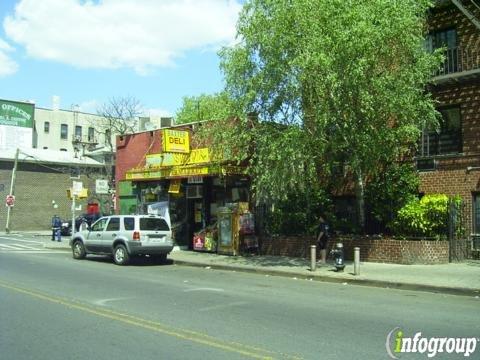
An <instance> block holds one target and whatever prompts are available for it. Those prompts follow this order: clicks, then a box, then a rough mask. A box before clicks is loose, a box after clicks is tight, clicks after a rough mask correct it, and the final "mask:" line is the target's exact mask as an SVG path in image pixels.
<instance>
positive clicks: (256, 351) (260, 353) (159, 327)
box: [0, 281, 300, 359]
mask: <svg viewBox="0 0 480 360" xmlns="http://www.w3.org/2000/svg"><path fill="white" fill-rule="evenodd" d="M0 287H3V288H5V289H9V290H13V291H16V292H19V293H22V294H25V295H29V296H32V297H35V298H37V299H41V300H44V301H48V302H51V303H55V304H60V305H63V306H65V307H67V308H69V309H75V310H79V311H83V312H87V313H90V314H94V315H97V316H101V317H104V318H107V319H111V320H115V321H119V322H122V323H125V324H129V325H132V326H136V327H139V328H143V329H146V330H151V331H155V332H158V333H162V334H165V335H169V336H173V337H176V338H180V339H183V340H187V341H191V342H195V343H198V344H202V345H206V346H210V347H214V348H218V349H220V350H224V351H228V352H233V353H238V354H241V355H244V356H247V357H250V358H253V359H273V356H274V355H277V356H281V357H282V358H286V359H300V358H299V357H295V356H291V355H286V354H280V353H275V352H273V351H270V350H265V349H260V348H256V347H253V346H249V345H245V344H240V343H235V342H228V341H223V340H220V339H218V338H214V337H212V336H209V335H207V334H202V333H198V332H195V331H191V330H183V329H174V328H170V327H168V326H166V325H164V324H161V323H159V322H155V321H151V320H147V319H142V318H139V317H135V316H132V315H128V314H123V313H119V312H116V311H113V310H109V309H100V308H94V307H92V306H88V305H83V304H80V303H76V302H74V301H71V300H67V299H62V298H60V297H57V296H51V295H46V294H42V293H40V292H38V291H36V290H31V289H25V288H20V287H18V286H15V285H12V284H8V283H5V282H3V281H0Z"/></svg>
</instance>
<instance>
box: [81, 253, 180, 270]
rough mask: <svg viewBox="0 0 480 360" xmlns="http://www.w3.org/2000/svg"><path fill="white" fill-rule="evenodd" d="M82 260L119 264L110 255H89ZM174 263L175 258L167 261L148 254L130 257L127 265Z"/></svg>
mask: <svg viewBox="0 0 480 360" xmlns="http://www.w3.org/2000/svg"><path fill="white" fill-rule="evenodd" d="M82 261H93V262H97V263H105V264H112V266H117V265H116V264H115V263H114V261H113V259H112V257H111V256H109V255H87V257H86V258H85V259H84V260H82ZM167 265H173V260H171V259H167V260H166V261H160V260H158V259H154V258H150V257H147V256H136V257H133V258H131V259H130V262H129V263H128V265H126V266H139V267H140V266H167Z"/></svg>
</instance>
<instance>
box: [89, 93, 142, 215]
mask: <svg viewBox="0 0 480 360" xmlns="http://www.w3.org/2000/svg"><path fill="white" fill-rule="evenodd" d="M142 113H143V110H142V107H141V105H140V101H139V100H137V99H136V98H134V97H130V96H127V97H118V98H111V99H110V100H109V101H108V102H107V103H104V104H102V105H101V106H100V107H99V108H98V110H97V114H98V115H99V116H101V117H102V118H103V119H104V120H103V121H101V122H95V123H93V124H92V126H93V127H94V129H95V131H96V132H97V133H98V134H100V135H103V136H105V145H106V146H107V148H108V152H106V153H105V154H104V159H103V161H104V164H105V171H106V173H107V177H108V180H109V186H110V187H113V186H114V182H115V174H114V172H113V166H114V164H115V150H116V149H115V147H116V144H115V143H114V142H113V141H112V136H115V135H125V134H129V133H134V132H135V131H136V127H137V123H138V117H139V116H140V115H141V114H142ZM104 201H105V203H106V204H105V205H104V206H108V207H109V208H111V206H112V199H111V197H110V196H106V197H105V198H104Z"/></svg>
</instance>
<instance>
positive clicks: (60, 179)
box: [0, 161, 110, 232]
mask: <svg viewBox="0 0 480 360" xmlns="http://www.w3.org/2000/svg"><path fill="white" fill-rule="evenodd" d="M12 169H13V161H12V162H7V161H6V162H1V163H0V196H2V199H3V201H4V200H5V196H6V195H7V194H8V193H9V191H10V183H11V177H12ZM103 177H104V176H102V169H101V168H100V169H90V171H89V174H88V176H87V175H82V176H81V177H80V179H79V180H76V181H82V182H83V186H84V187H86V188H88V189H89V194H91V195H93V194H94V193H95V180H96V179H97V178H103ZM71 186H72V180H71V179H70V172H69V169H68V168H67V167H60V166H55V165H48V164H43V166H39V165H31V164H24V163H21V162H20V163H19V164H18V168H17V173H16V180H15V206H14V207H13V208H12V210H11V213H10V230H11V231H13V232H14V231H19V230H21V231H28V230H35V231H37V230H48V229H50V227H51V218H52V216H53V215H55V214H56V215H58V216H60V217H61V218H62V219H71V217H72V212H71V204H72V203H71V200H70V199H68V198H67V193H66V191H67V189H69V188H70V187H71ZM109 196H110V195H98V196H90V197H89V198H88V199H85V200H79V201H77V205H81V208H82V210H80V211H77V214H79V213H81V212H82V211H83V212H84V211H85V210H86V205H87V202H88V201H94V202H97V203H99V204H100V205H102V204H104V203H106V200H107V199H106V198H105V197H109ZM52 201H55V204H57V205H58V208H54V207H53V204H52ZM102 210H104V209H102ZM6 217H7V207H6V206H5V205H3V204H2V205H1V206H0V226H1V227H2V229H5V225H6Z"/></svg>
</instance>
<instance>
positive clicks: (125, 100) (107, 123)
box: [94, 96, 143, 153]
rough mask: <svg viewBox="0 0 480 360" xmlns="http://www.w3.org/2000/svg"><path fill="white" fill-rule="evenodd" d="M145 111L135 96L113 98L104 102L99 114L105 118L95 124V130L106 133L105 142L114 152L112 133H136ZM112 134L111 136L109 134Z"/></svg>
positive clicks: (98, 111)
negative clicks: (139, 118) (140, 118)
mask: <svg viewBox="0 0 480 360" xmlns="http://www.w3.org/2000/svg"><path fill="white" fill-rule="evenodd" d="M142 113H143V109H142V107H141V105H140V101H139V100H138V99H136V98H134V97H131V96H126V97H118V98H115V97H114V98H111V99H110V100H109V101H108V102H107V103H104V104H102V105H101V106H100V107H99V109H98V110H97V114H98V115H99V116H101V117H103V118H104V119H105V120H104V121H102V122H101V123H99V124H94V125H95V130H96V131H97V132H99V133H100V134H103V135H105V143H106V145H108V147H109V149H110V151H111V152H112V153H113V151H114V144H113V142H112V135H125V134H129V133H134V132H135V131H136V126H137V123H138V117H139V116H140V115H141V114H142ZM108 134H110V136H107V135H108Z"/></svg>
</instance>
